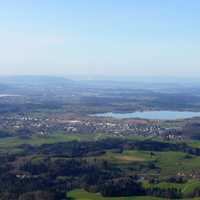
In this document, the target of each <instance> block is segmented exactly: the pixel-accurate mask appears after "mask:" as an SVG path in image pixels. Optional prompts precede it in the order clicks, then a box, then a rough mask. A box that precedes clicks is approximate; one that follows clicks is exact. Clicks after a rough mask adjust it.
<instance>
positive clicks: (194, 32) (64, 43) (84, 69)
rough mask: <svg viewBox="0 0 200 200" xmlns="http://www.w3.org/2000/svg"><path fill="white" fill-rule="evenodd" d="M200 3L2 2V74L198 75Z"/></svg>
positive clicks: (194, 0) (154, 0) (179, 1)
mask: <svg viewBox="0 0 200 200" xmlns="http://www.w3.org/2000/svg"><path fill="white" fill-rule="evenodd" d="M199 10H200V2H199V1H197V0H192V1H181V0H174V1H172V0H170V1H165V2H164V1H158V0H152V1H151V2H149V1H147V0H141V1H135V0H133V1H131V0H125V1H123V2H122V1H114V0H110V1H105V0H102V1H87V0H86V1H80V0H77V1H73V2H72V1H71V2H69V1H64V0H61V1H59V2H58V1H53V0H49V1H47V0H44V1H39V0H35V1H26V0H19V1H16V0H11V1H2V2H1V3H0V17H1V20H0V26H1V32H0V42H1V46H0V75H27V74H28V75H56V76H70V75H74V76H88V77H90V76H106V77H109V76H112V77H113V76H114V77H117V76H122V77H127V76H134V77H135V76H138V77H141V76H146V77H152V76H153V77H154V76H156V77H157V76H158V77H163V76H164V77H191V78H192V77H193V78H198V77H199V75H198V74H200V61H199V52H200V37H199V35H200V12H199Z"/></svg>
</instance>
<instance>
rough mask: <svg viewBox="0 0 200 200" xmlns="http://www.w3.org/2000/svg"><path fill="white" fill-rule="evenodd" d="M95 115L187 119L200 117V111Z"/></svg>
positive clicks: (100, 114) (120, 117) (118, 117)
mask: <svg viewBox="0 0 200 200" xmlns="http://www.w3.org/2000/svg"><path fill="white" fill-rule="evenodd" d="M93 116H97V117H114V118H117V119H125V118H142V119H152V120H153V119H156V120H176V119H187V118H192V117H200V112H189V111H183V112H181V111H144V112H132V113H114V112H109V113H99V114H95V115H93Z"/></svg>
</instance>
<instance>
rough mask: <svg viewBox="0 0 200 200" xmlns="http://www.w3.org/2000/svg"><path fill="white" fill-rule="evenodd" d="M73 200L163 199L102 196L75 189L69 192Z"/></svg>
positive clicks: (160, 199)
mask: <svg viewBox="0 0 200 200" xmlns="http://www.w3.org/2000/svg"><path fill="white" fill-rule="evenodd" d="M68 197H70V198H72V200H163V198H156V197H148V196H146V197H114V198H113V197H102V196H101V195H100V194H95V193H89V192H86V191H84V190H73V191H71V192H69V193H68Z"/></svg>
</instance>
